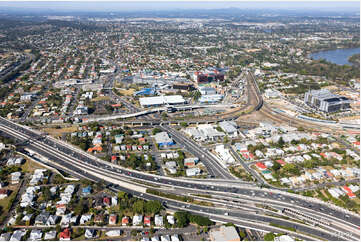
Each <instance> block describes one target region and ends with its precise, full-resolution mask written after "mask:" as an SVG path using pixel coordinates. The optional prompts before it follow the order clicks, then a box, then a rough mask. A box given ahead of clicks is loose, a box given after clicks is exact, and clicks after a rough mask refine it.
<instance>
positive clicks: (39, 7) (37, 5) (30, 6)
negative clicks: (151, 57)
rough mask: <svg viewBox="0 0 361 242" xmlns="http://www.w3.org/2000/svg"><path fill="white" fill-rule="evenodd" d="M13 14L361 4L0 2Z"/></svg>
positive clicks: (351, 6) (348, 6) (347, 8)
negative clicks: (26, 12) (17, 12)
mask: <svg viewBox="0 0 361 242" xmlns="http://www.w3.org/2000/svg"><path fill="white" fill-rule="evenodd" d="M0 8H2V9H3V10H10V11H29V12H32V11H36V12H39V11H40V12H41V11H47V10H50V11H58V12H67V11H79V12H127V11H154V10H158V11H167V10H168V11H174V10H192V9H209V10H211V9H227V8H238V9H255V10H257V9H259V10H266V9H270V10H292V11H300V10H303V11H304V10H312V11H320V12H322V11H340V12H341V11H342V12H358V13H359V9H360V2H359V1H345V2H341V1H252V2H251V1H223V2H222V1H104V2H103V1H102V2H101V1H11V2H10V1H0Z"/></svg>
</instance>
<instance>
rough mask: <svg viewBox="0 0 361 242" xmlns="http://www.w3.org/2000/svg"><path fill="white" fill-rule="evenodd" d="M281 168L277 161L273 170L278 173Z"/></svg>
mask: <svg viewBox="0 0 361 242" xmlns="http://www.w3.org/2000/svg"><path fill="white" fill-rule="evenodd" d="M280 168H281V165H280V163H278V162H276V161H275V162H273V166H272V170H274V171H278V170H279V169H280Z"/></svg>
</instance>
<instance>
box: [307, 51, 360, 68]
mask: <svg viewBox="0 0 361 242" xmlns="http://www.w3.org/2000/svg"><path fill="white" fill-rule="evenodd" d="M359 53H360V48H350V49H336V50H326V51H320V52H315V53H311V54H310V57H311V58H312V59H314V60H320V59H325V60H327V61H329V62H332V63H335V64H338V65H346V64H349V65H350V64H351V63H350V62H349V61H348V58H349V57H350V56H352V55H354V54H359Z"/></svg>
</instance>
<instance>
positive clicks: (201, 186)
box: [0, 118, 360, 240]
mask: <svg viewBox="0 0 361 242" xmlns="http://www.w3.org/2000/svg"><path fill="white" fill-rule="evenodd" d="M162 128H163V129H165V130H167V131H168V132H169V133H170V134H171V135H172V137H173V138H175V139H178V142H180V143H181V144H183V145H184V146H185V147H187V149H188V148H190V147H192V146H193V150H190V152H195V153H197V152H198V153H197V154H199V155H200V156H201V157H202V158H203V160H208V162H209V164H213V166H214V167H213V169H212V171H213V172H214V173H215V175H217V176H219V177H220V178H223V179H224V180H215V179H206V180H204V181H200V180H192V179H174V178H167V177H162V176H157V175H151V174H147V173H144V172H139V171H135V170H131V169H125V168H123V167H121V166H118V165H114V164H111V163H108V162H105V161H103V160H100V159H97V158H95V157H93V156H91V155H89V154H87V153H85V152H83V151H81V150H79V149H77V148H75V147H73V146H71V145H69V144H66V143H64V142H61V141H58V140H55V139H53V138H52V137H48V136H43V135H41V133H39V132H37V131H34V130H31V129H29V128H27V127H25V126H21V125H18V124H16V123H13V122H11V121H8V120H6V119H4V118H0V131H1V132H3V133H5V134H6V135H7V136H9V137H11V138H14V139H16V140H18V141H21V142H26V141H28V143H26V145H25V147H26V148H28V149H31V150H33V151H34V152H36V153H37V154H39V155H41V156H42V157H44V158H45V159H46V161H47V164H48V165H51V166H53V167H55V168H57V169H60V170H63V171H65V172H67V173H69V174H71V175H73V176H76V177H80V178H86V179H91V180H93V181H105V182H106V184H108V185H109V186H110V188H111V189H114V190H123V191H126V192H129V193H130V194H133V195H134V196H139V197H143V198H144V199H151V200H161V201H162V202H164V203H163V204H166V207H167V208H168V209H171V210H179V209H181V210H187V211H190V212H192V213H196V214H202V215H206V216H207V217H209V218H210V219H212V220H214V221H220V222H232V223H234V224H237V225H239V226H243V227H248V228H253V229H256V230H261V231H274V232H287V233H289V234H292V235H295V236H296V237H298V238H301V239H305V240H318V239H326V240H358V238H359V236H360V234H359V226H360V218H359V216H358V215H357V214H354V213H351V212H348V211H346V210H343V209H341V208H338V207H336V206H332V205H329V204H326V203H324V202H321V201H318V200H313V199H311V198H306V197H302V196H299V195H296V194H291V193H286V192H282V191H279V190H275V189H261V188H258V187H257V186H255V185H252V184H247V183H244V182H241V181H237V180H229V179H232V178H233V177H230V175H229V174H228V173H226V172H225V171H224V169H223V170H222V167H217V165H215V164H217V162H212V157H211V156H210V155H209V154H207V153H206V152H205V151H202V150H199V149H198V148H197V146H195V145H194V144H192V143H189V142H188V143H187V142H185V141H184V140H182V139H181V137H180V135H179V134H177V132H176V131H174V130H172V129H171V128H169V127H162ZM218 166H219V165H218ZM217 172H218V173H217ZM226 174H227V175H226ZM147 184H148V185H149V184H151V185H152V186H153V187H154V186H157V187H159V189H165V190H166V191H167V192H172V191H175V192H177V193H180V194H183V195H187V194H190V193H193V194H194V193H197V194H207V195H209V196H211V198H210V199H211V201H213V203H214V204H216V203H217V202H218V203H221V204H225V205H226V206H225V207H222V206H215V207H206V206H199V205H194V204H187V203H183V202H179V201H175V200H172V199H168V198H163V197H159V196H155V195H152V194H149V193H146V187H147ZM148 187H149V186H148ZM216 197H217V198H216ZM247 203H250V204H249V206H248V208H247V206H246V205H245V204H247ZM256 204H258V205H259V204H263V205H267V206H272V207H273V208H277V209H282V208H289V209H293V210H295V211H299V212H302V213H303V214H305V215H307V216H310V217H314V218H317V219H319V220H321V219H322V220H325V221H328V222H327V223H328V224H329V226H327V227H324V226H322V225H318V226H313V225H309V224H308V223H306V224H304V223H300V222H297V220H287V219H283V218H281V217H280V216H276V215H275V214H273V215H269V212H268V213H265V211H264V209H260V208H258V207H257V206H255V205H256ZM252 208H253V209H252ZM226 214H227V215H226ZM269 223H273V224H278V225H282V226H285V227H291V228H294V229H296V230H297V233H295V232H291V231H288V230H284V229H281V228H277V227H273V226H270V224H269Z"/></svg>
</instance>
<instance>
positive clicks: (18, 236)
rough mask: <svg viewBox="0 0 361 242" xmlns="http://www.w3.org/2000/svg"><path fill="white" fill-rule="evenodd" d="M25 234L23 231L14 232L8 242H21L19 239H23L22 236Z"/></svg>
mask: <svg viewBox="0 0 361 242" xmlns="http://www.w3.org/2000/svg"><path fill="white" fill-rule="evenodd" d="M25 234H26V231H25V229H19V230H15V231H14V233H13V235H12V236H11V238H10V241H21V239H22V238H23V236H24V235H25Z"/></svg>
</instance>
